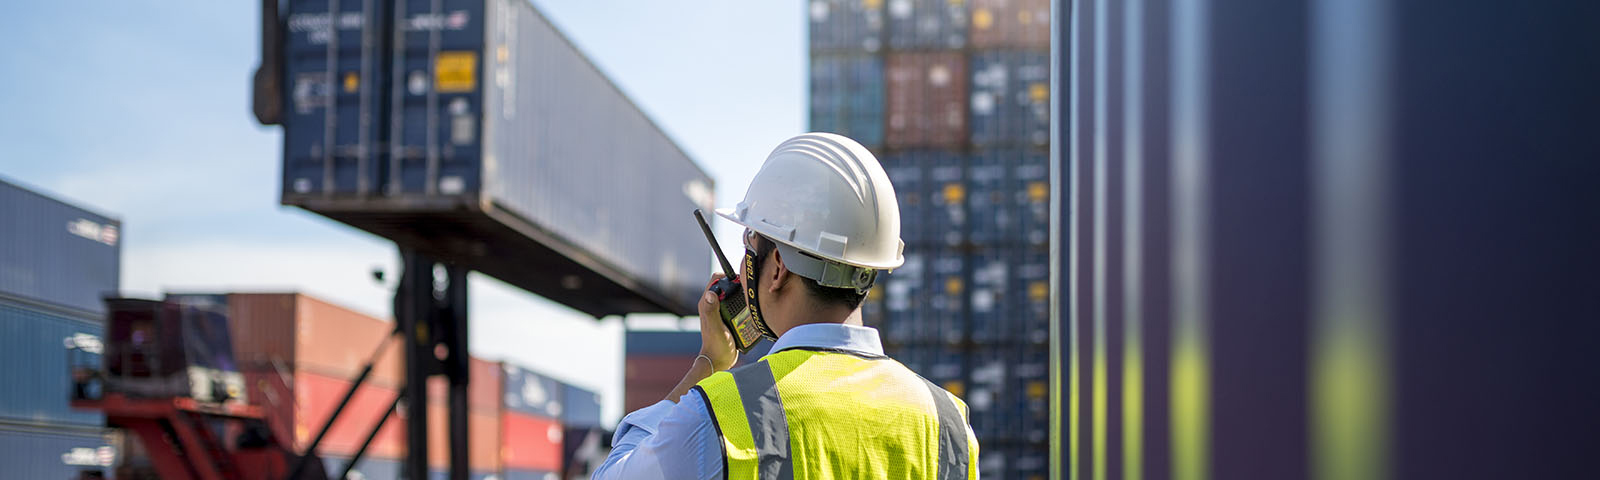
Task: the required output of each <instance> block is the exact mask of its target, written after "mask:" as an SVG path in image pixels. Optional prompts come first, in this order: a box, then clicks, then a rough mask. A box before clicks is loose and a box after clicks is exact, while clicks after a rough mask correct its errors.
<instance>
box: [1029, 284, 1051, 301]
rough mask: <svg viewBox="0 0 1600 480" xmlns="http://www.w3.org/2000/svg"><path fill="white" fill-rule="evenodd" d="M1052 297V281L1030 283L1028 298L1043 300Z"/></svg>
mask: <svg viewBox="0 0 1600 480" xmlns="http://www.w3.org/2000/svg"><path fill="white" fill-rule="evenodd" d="M1049 298H1050V282H1033V283H1032V284H1029V285H1028V300H1032V301H1035V302H1043V301H1045V300H1047V299H1049Z"/></svg>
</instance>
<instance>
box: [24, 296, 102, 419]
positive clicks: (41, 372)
mask: <svg viewBox="0 0 1600 480" xmlns="http://www.w3.org/2000/svg"><path fill="white" fill-rule="evenodd" d="M104 333H105V328H104V327H103V326H102V325H100V324H97V323H90V322H86V321H83V320H78V319H74V318H68V317H65V316H61V315H57V314H53V313H48V312H43V311H39V310H36V309H32V308H28V307H25V306H23V305H19V304H14V303H7V302H0V365H5V368H0V385H3V386H4V388H0V420H3V421H7V422H18V423H30V424H39V425H80V426H99V425H104V424H105V417H104V416H103V415H100V414H99V413H96V412H89V411H82V410H74V409H72V408H71V406H69V402H70V398H71V395H72V393H73V392H72V389H73V382H72V379H71V376H70V372H69V370H68V366H69V365H88V366H93V367H99V366H100V354H101V351H102V349H103V348H104V346H103V344H102V341H101V338H102V335H104ZM69 355H70V356H72V358H69Z"/></svg>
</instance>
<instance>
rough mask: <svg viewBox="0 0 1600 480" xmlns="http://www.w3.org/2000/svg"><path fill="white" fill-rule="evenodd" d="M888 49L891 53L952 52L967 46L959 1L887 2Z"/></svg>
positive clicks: (964, 5)
mask: <svg viewBox="0 0 1600 480" xmlns="http://www.w3.org/2000/svg"><path fill="white" fill-rule="evenodd" d="M885 8H886V9H887V10H888V16H889V46H891V47H893V48H894V49H895V50H915V49H952V50H958V49H961V48H962V47H965V46H966V44H967V3H966V2H965V1H963V0H888V3H887V4H886V7H885Z"/></svg>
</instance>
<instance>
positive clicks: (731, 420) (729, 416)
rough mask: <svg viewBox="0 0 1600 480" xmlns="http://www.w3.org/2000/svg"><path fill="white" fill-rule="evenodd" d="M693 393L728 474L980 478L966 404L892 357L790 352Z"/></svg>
mask: <svg viewBox="0 0 1600 480" xmlns="http://www.w3.org/2000/svg"><path fill="white" fill-rule="evenodd" d="M693 391H695V392H697V393H699V394H700V395H701V396H702V399H704V400H705V402H706V405H707V406H709V407H710V410H711V417H712V423H713V424H715V425H716V427H717V434H718V436H720V437H721V441H722V453H723V459H724V460H723V461H724V464H723V471H724V472H725V473H726V474H727V477H726V478H728V479H729V480H756V479H781V480H788V479H794V478H803V479H818V480H822V479H857V478H874V479H919V480H920V479H928V478H937V479H970V478H977V476H978V472H977V464H976V463H975V462H973V461H972V459H973V458H977V455H978V439H977V438H975V437H973V436H972V435H970V433H969V432H970V430H969V429H968V428H967V405H966V404H965V403H963V402H962V401H961V399H959V398H956V396H955V395H951V394H950V392H947V391H945V390H944V389H942V388H939V387H938V386H937V385H934V384H933V383H932V382H929V381H928V380H926V379H924V378H922V377H920V376H918V375H917V374H916V373H913V372H912V371H911V370H910V369H908V368H906V367H905V365H901V364H900V362H897V361H894V360H893V359H890V358H888V357H879V356H866V355H857V354H854V353H844V352H839V351H829V350H807V349H785V350H783V351H780V352H776V353H773V354H770V355H767V356H766V357H762V359H761V361H759V362H756V363H753V364H750V365H745V366H742V367H739V368H735V369H733V370H729V371H726V372H717V373H716V374H713V375H712V376H710V377H708V378H706V379H705V380H702V381H700V383H699V384H698V385H695V387H694V390H693Z"/></svg>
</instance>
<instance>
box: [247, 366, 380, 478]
mask: <svg viewBox="0 0 1600 480" xmlns="http://www.w3.org/2000/svg"><path fill="white" fill-rule="evenodd" d="M275 376H276V375H275V374H267V375H259V374H257V375H253V376H252V377H253V379H257V380H264V381H263V382H261V383H265V384H267V385H269V386H273V385H274V383H276V384H277V386H278V387H280V388H281V385H282V384H281V382H276V381H275V379H274V378H272V377H275ZM280 378H281V377H280ZM252 386H259V384H255V385H252ZM349 388H350V381H349V380H344V379H336V378H329V377H325V376H322V375H317V374H314V373H300V374H296V375H295V376H294V391H293V392H292V397H293V398H294V399H295V403H294V409H295V410H294V412H293V413H292V415H287V416H286V415H284V414H283V413H282V409H281V407H280V408H277V409H275V411H274V413H273V419H274V421H275V422H281V421H282V420H279V419H283V418H292V419H293V420H292V422H293V423H291V424H290V425H292V428H293V431H294V437H293V438H294V439H295V450H297V451H304V449H305V447H307V446H309V445H310V444H311V441H312V440H313V439H314V438H316V435H317V431H318V430H320V429H321V428H322V425H323V423H325V422H327V420H328V415H330V414H332V413H333V409H334V407H337V406H338V405H339V400H341V399H343V398H344V394H345V392H346V391H348V390H349ZM257 390H261V389H259V388H257ZM398 393H399V392H398V391H396V390H395V389H392V388H385V387H381V386H377V385H362V386H361V389H360V390H357V391H356V395H355V397H353V398H351V399H350V404H349V405H347V406H345V409H344V411H343V412H341V413H340V414H339V421H338V422H335V423H334V425H333V428H332V429H331V430H329V431H328V436H327V437H326V438H323V440H322V444H321V445H319V446H318V448H317V453H319V454H323V455H331V456H349V455H351V454H353V453H355V451H356V448H357V447H360V446H361V441H362V440H364V439H366V436H367V434H368V433H370V432H371V431H372V427H373V425H375V424H376V422H377V421H378V419H379V418H381V417H383V412H384V410H385V409H387V408H389V406H390V405H392V404H393V402H394V398H395V395H397V394H398ZM252 395H255V393H252ZM263 396H264V397H267V398H264V400H267V401H270V398H271V397H276V398H286V397H290V396H291V395H290V394H289V393H288V392H284V391H283V390H276V391H274V390H272V389H270V388H269V389H268V390H265V391H264V393H263ZM252 403H254V401H252ZM274 430H277V428H275V429H274ZM405 451H406V450H405V424H404V422H403V421H402V420H401V419H400V418H399V415H398V414H396V415H391V416H390V417H389V420H388V422H385V423H384V425H383V428H382V429H381V430H379V431H378V436H377V438H375V439H373V442H372V445H371V446H369V447H367V454H368V455H372V456H374V457H375V458H399V457H400V455H402V454H404V453H405Z"/></svg>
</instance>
